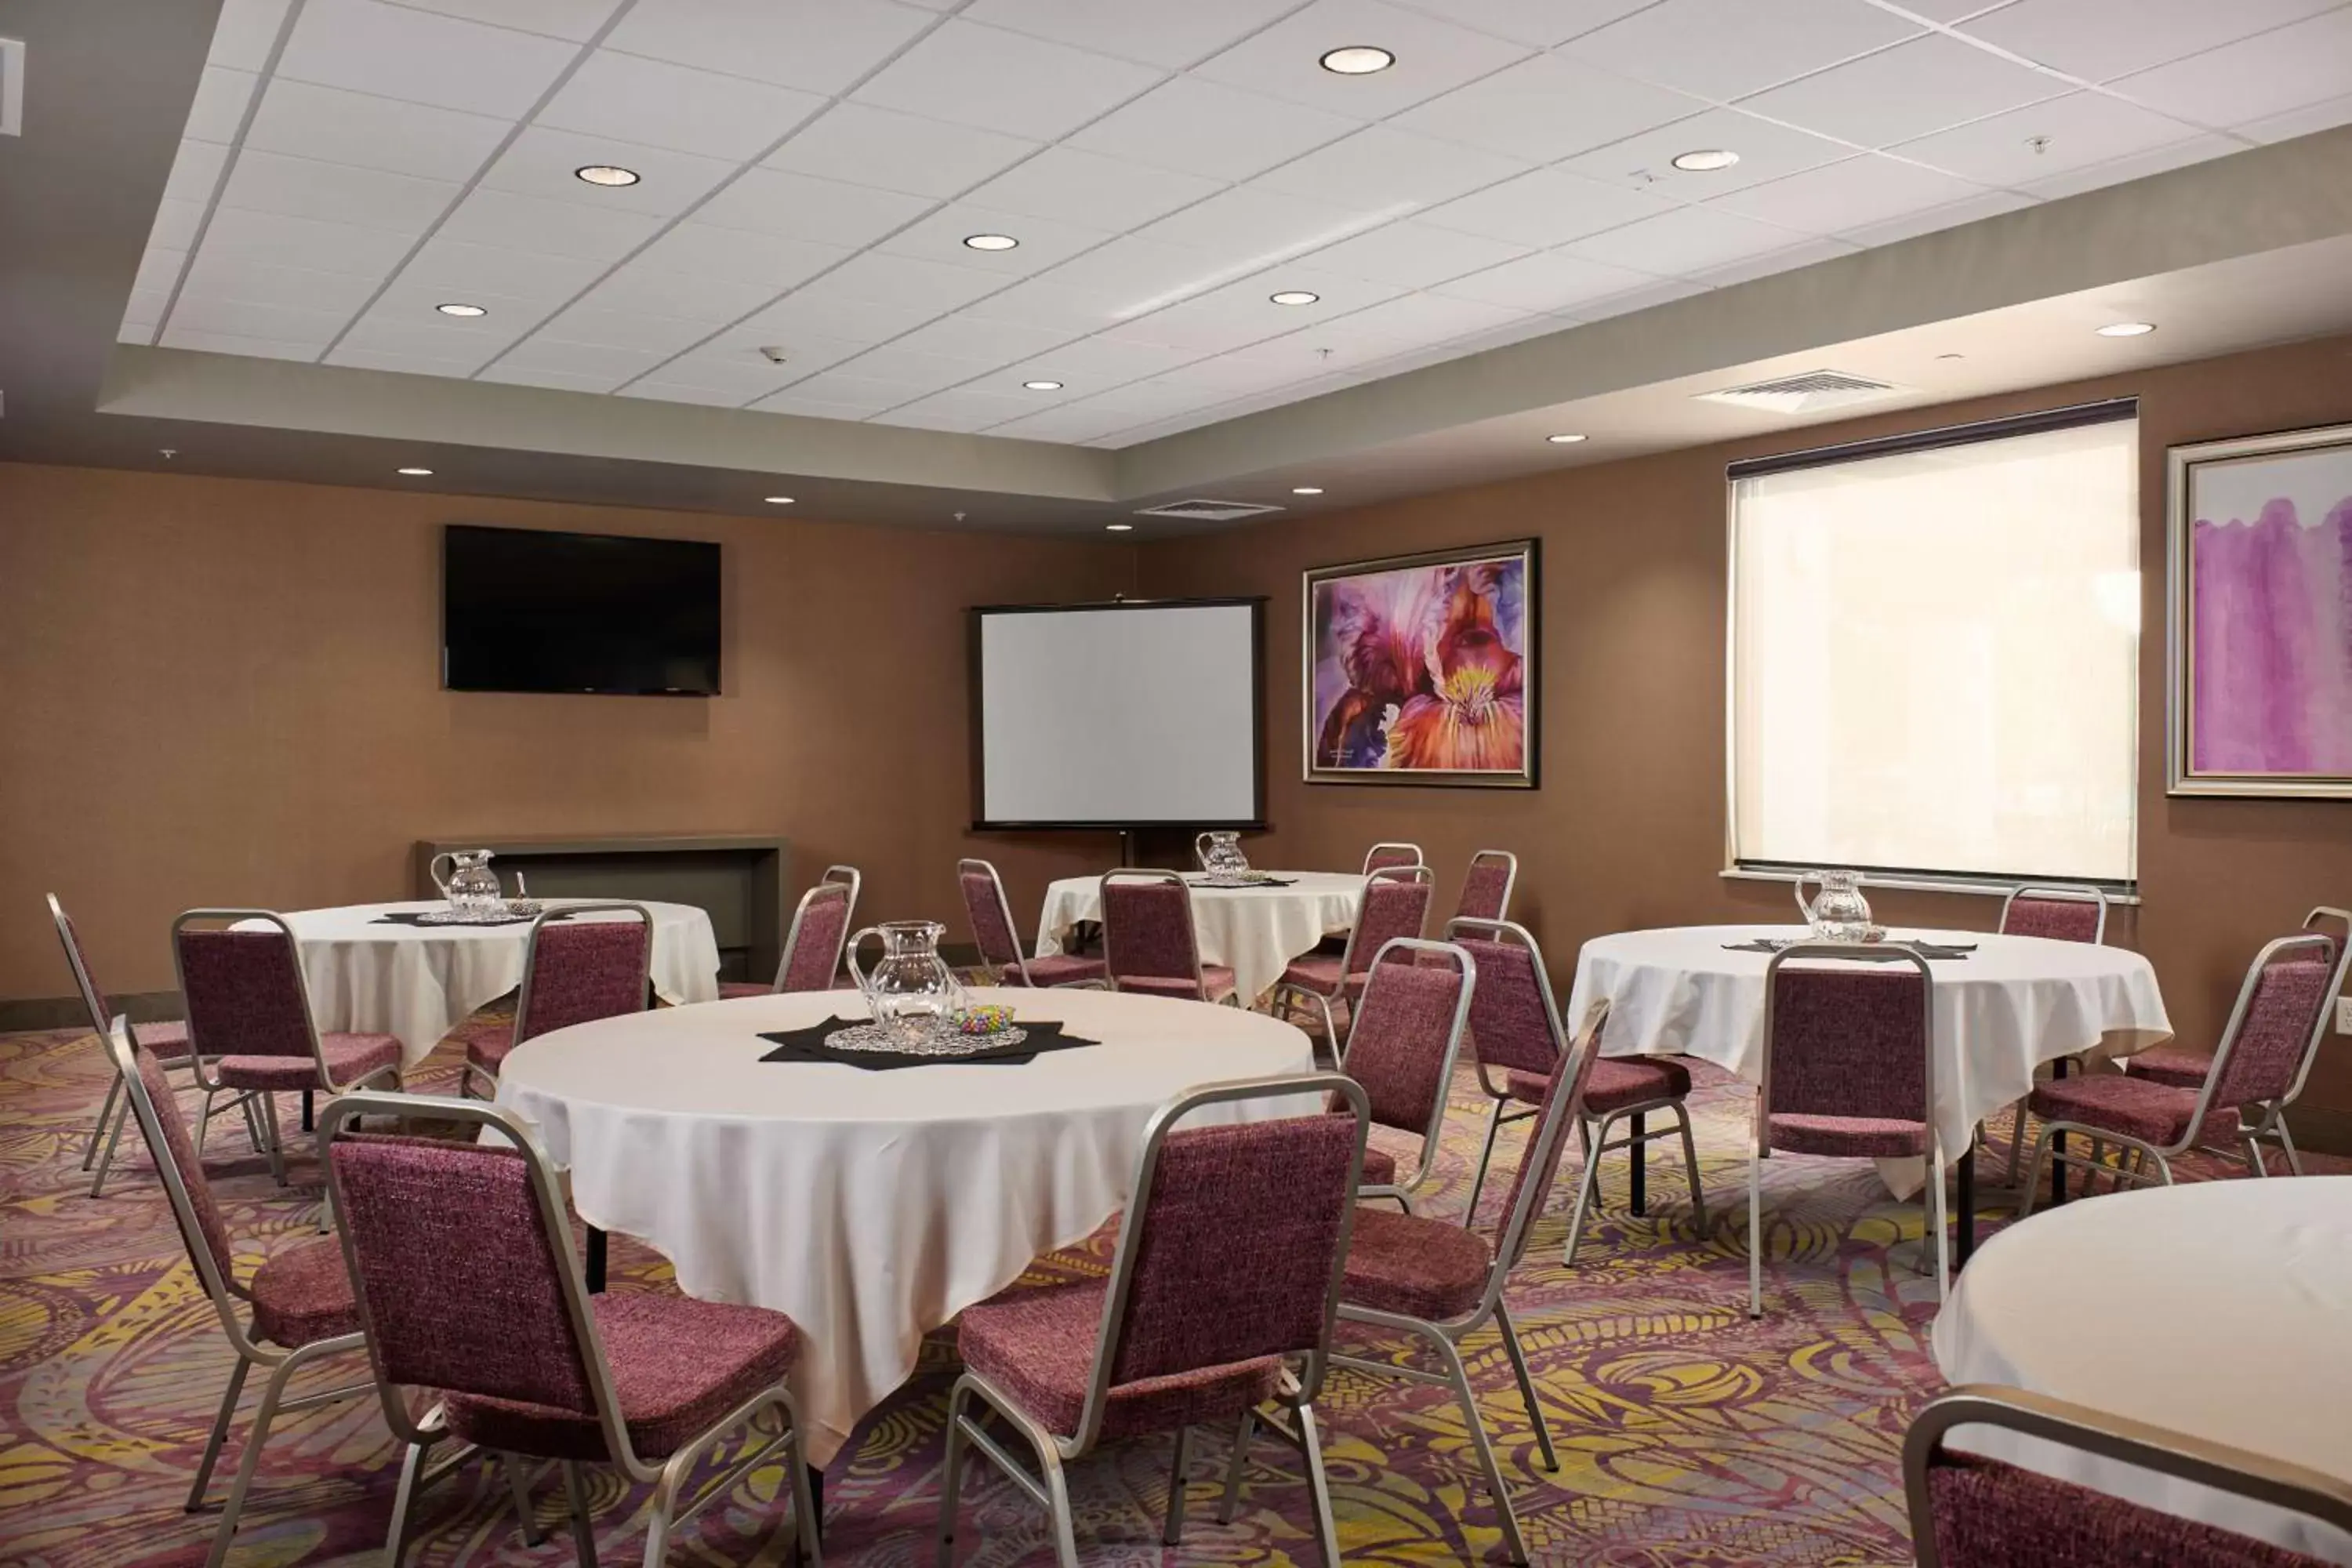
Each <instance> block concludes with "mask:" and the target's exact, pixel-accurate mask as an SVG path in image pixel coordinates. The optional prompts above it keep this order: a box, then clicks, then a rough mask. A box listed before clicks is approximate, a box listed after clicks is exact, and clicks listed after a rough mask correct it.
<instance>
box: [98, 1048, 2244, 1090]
mask: <svg viewBox="0 0 2352 1568" xmlns="http://www.w3.org/2000/svg"><path fill="white" fill-rule="evenodd" d="M142 1038H143V1037H142ZM2124 1070H2125V1071H2126V1072H2127V1073H2129V1074H2131V1076H2132V1077H2134V1078H2144V1079H2147V1080H2148V1081H2149V1082H2151V1083H2163V1084H2170V1085H2171V1086H2172V1087H2173V1088H2175V1089H2197V1088H2200V1087H2201V1086H2202V1085H2203V1084H2204V1082H2205V1079H2206V1075H2207V1074H2209V1073H2210V1072H2211V1071H2212V1070H2213V1054H2212V1053H2211V1052H2210V1051H2197V1050H2191V1049H2189V1047H2186V1046H2158V1047H2156V1048H2155V1049H2153V1050H2147V1051H2142V1052H2140V1054H2139V1055H2137V1056H2136V1057H2132V1058H2128V1059H2126V1061H2125V1063H2124Z"/></svg>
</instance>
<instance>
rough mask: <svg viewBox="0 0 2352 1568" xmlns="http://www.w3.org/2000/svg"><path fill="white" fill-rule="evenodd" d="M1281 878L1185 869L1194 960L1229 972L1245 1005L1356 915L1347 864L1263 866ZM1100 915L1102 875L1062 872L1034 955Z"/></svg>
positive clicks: (1356, 892)
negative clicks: (1207, 881) (1273, 883)
mask: <svg viewBox="0 0 2352 1568" xmlns="http://www.w3.org/2000/svg"><path fill="white" fill-rule="evenodd" d="M1266 875H1268V876H1272V877H1280V878H1282V879H1284V881H1285V882H1286V883H1287V884H1288V885H1287V886H1286V887H1280V888H1212V887H1207V886H1204V885H1203V884H1202V880H1201V879H1200V878H1199V877H1198V876H1195V875H1191V874H1187V875H1186V877H1185V881H1186V882H1188V883H1190V884H1191V885H1192V925H1193V929H1194V930H1195V931H1197V932H1198V933H1199V941H1200V946H1201V962H1202V963H1222V964H1223V965H1224V966H1225V967H1226V968H1228V969H1230V970H1232V971H1233V972H1234V989H1235V990H1236V991H1238V992H1239V993H1240V994H1241V999H1242V1003H1243V1005H1244V1006H1246V1005H1249V1004H1251V1003H1253V1002H1255V1001H1256V1000H1257V999H1258V998H1259V997H1260V996H1263V995H1265V993H1266V991H1267V990H1268V989H1269V988H1270V987H1272V985H1273V984H1274V983H1275V982H1276V981H1277V980H1279V979H1281V978H1282V972H1283V971H1284V970H1286V969H1287V968H1289V967H1290V961H1291V960H1292V959H1294V958H1297V957H1299V956H1301V955H1302V954H1305V953H1308V952H1313V951H1314V950H1315V944H1316V943H1317V942H1321V941H1322V940H1323V939H1324V938H1325V937H1327V936H1329V935H1331V934H1333V933H1334V932H1338V931H1346V930H1347V929H1348V928H1349V926H1351V925H1353V924H1355V923H1356V904H1357V902H1358V900H1360V899H1361V898H1362V897H1363V893H1364V879H1363V878H1362V877H1361V876H1360V875H1358V874H1357V873H1356V872H1353V871H1269V872H1267V873H1266ZM1101 919H1102V880H1101V879H1100V878H1097V877H1065V878H1063V879H1061V880H1059V881H1057V882H1055V883H1054V884H1052V885H1051V886H1050V887H1048V888H1047V889H1045V918H1044V920H1043V921H1041V922H1040V924H1039V926H1038V930H1037V956H1038V957H1040V958H1051V957H1052V956H1053V955H1054V954H1055V953H1057V952H1061V951H1062V949H1063V945H1064V944H1065V943H1066V942H1068V941H1069V937H1070V928H1071V927H1072V926H1075V925H1076V924H1077V923H1078V922H1079V921H1099V920H1101Z"/></svg>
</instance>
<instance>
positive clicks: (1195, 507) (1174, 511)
mask: <svg viewBox="0 0 2352 1568" xmlns="http://www.w3.org/2000/svg"><path fill="white" fill-rule="evenodd" d="M1280 510H1282V509H1281V508H1280V507H1278V506H1261V505H1260V504H1259V503H1257V502H1256V501H1250V500H1199V499H1197V498H1196V499H1194V500H1171V501H1170V502H1169V503H1168V504H1167V505H1166V506H1148V507H1145V508H1144V509H1143V510H1141V511H1139V512H1137V513H1136V514H1135V515H1136V516H1138V517H1181V518H1182V519H1183V520H1184V521H1187V522H1238V521H1240V520H1242V519H1243V518H1245V517H1263V516H1265V514H1266V513H1267V512H1270V511H1280Z"/></svg>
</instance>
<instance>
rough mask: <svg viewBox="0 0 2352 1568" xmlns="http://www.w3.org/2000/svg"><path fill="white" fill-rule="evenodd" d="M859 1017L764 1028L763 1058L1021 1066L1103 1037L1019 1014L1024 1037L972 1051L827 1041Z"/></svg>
mask: <svg viewBox="0 0 2352 1568" xmlns="http://www.w3.org/2000/svg"><path fill="white" fill-rule="evenodd" d="M864 1021H865V1020H863V1019H859V1018H839V1017H835V1018H827V1019H825V1020H824V1022H823V1023H821V1024H811V1025H809V1026H807V1027H806V1028H803V1029H777V1030H774V1031H772V1032H769V1033H765V1034H762V1035H761V1037H760V1038H761V1039H763V1040H768V1041H771V1042H772V1043H773V1044H774V1046H775V1047H776V1048H775V1049H774V1050H772V1051H770V1052H769V1053H768V1054H767V1055H765V1056H763V1057H761V1058H760V1059H761V1061H763V1062H837V1063H839V1064H840V1065H841V1066H843V1067H852V1068H864V1069H865V1070H866V1071H867V1072H887V1071H889V1070H891V1069H892V1068H945V1067H961V1066H962V1065H963V1064H965V1063H967V1062H971V1063H974V1064H978V1065H982V1066H989V1065H1003V1066H1006V1067H1019V1066H1021V1065H1022V1064H1024V1063H1025V1062H1033V1061H1035V1060H1036V1059H1037V1058H1038V1057H1039V1056H1040V1055H1042V1054H1043V1053H1045V1052H1046V1051H1066V1050H1073V1049H1076V1047H1080V1046H1098V1045H1101V1044H1102V1042H1101V1041H1100V1040H1089V1039H1087V1038H1086V1037H1084V1036H1081V1035H1066V1034H1064V1033H1063V1032H1062V1026H1061V1025H1060V1024H1059V1023H1057V1022H1054V1021H1052V1020H1034V1021H1033V1020H1029V1019H1024V1018H1016V1019H1014V1020H1013V1023H1014V1025H1015V1026H1017V1027H1019V1028H1020V1029H1021V1030H1023V1031H1024V1038H1023V1039H1022V1041H1021V1043H1020V1044H1018V1045H1013V1046H995V1047H984V1048H982V1049H981V1050H977V1051H974V1052H972V1053H971V1055H969V1056H959V1057H927V1056H918V1055H916V1054H915V1053H913V1052H911V1051H845V1050H841V1049H839V1048H837V1047H833V1046H828V1045H826V1044H825V1043H824V1041H825V1037H826V1036H828V1035H830V1034H832V1033H833V1032H834V1031H835V1029H845V1028H848V1027H849V1026H851V1025H852V1024H857V1023H863V1022H864Z"/></svg>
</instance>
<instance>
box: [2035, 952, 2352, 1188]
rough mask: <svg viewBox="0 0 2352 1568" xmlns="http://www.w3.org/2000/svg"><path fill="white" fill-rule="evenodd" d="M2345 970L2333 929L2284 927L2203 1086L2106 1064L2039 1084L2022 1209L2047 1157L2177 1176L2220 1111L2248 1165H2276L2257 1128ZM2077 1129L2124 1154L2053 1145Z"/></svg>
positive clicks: (2132, 1175)
mask: <svg viewBox="0 0 2352 1568" xmlns="http://www.w3.org/2000/svg"><path fill="white" fill-rule="evenodd" d="M2341 975H2342V971H2341V970H2340V969H2339V968H2338V966H2337V963H2336V942H2335V941H2334V940H2333V939H2332V938H2330V937H2328V936H2326V935H2325V934H2323V933H2321V932H2318V931H2305V932H2303V933H2301V934H2298V935H2295V936H2283V937H2280V938H2278V939H2277V940H2276V941H2274V942H2270V943H2268V944H2267V945H2265V946H2264V947H2263V950H2262V952H2260V953H2258V954H2256V955H2255V957H2254V963H2253V967H2252V968H2251V969H2249V970H2248V971H2247V972H2246V978H2245V982H2244V984H2242V985H2241V986H2240V987H2239V988H2238V1000H2237V1004H2236V1005H2234V1006H2233V1007H2231V1010H2230V1021H2229V1023H2228V1024H2227V1025H2226V1026H2224V1027H2223V1029H2222V1031H2221V1045H2220V1046H2219V1047H2216V1048H2215V1049H2214V1052H2213V1059H2212V1061H2211V1063H2210V1065H2209V1067H2208V1068H2207V1070H2206V1073H2205V1077H2204V1079H2203V1081H2202V1082H2201V1083H2200V1084H2199V1085H2198V1086H2197V1087H2195V1088H2193V1089H2192V1088H2189V1087H2186V1086H2184V1085H2179V1084H2169V1083H2159V1082H2158V1081H2156V1080H2155V1079H2150V1078H2147V1077H2143V1076H2140V1075H2137V1074H2133V1073H2125V1072H2102V1073H2087V1074H2084V1075H2083V1076H2081V1077H2079V1078H2063V1079H2055V1080H2053V1081H2052V1082H2049V1083H2045V1084H2042V1085H2041V1086H2040V1087H2039V1088H2037V1089H2034V1091H2033V1098H2032V1101H2031V1102H2030V1103H2031V1104H2032V1107H2033V1113H2034V1114H2035V1115H2036V1116H2039V1117H2040V1118H2042V1132H2041V1135H2040V1136H2039V1137H2037V1138H2036V1139H2035V1140H2034V1141H2033V1162H2032V1165H2031V1166H2030V1167H2029V1168H2028V1170H2027V1172H2026V1184H2025V1201H2024V1204H2023V1205H2022V1206H2021V1209H2020V1210H2019V1213H2020V1215H2021V1216H2022V1215H2030V1214H2032V1212H2033V1204H2034V1197H2035V1189H2036V1188H2038V1187H2039V1186H2040V1185H2041V1182H2042V1163H2043V1162H2044V1161H2045V1160H2055V1161H2057V1162H2058V1163H2061V1164H2066V1165H2074V1166H2077V1167H2079V1168H2081V1169H2083V1170H2084V1171H2089V1172H2095V1173H2097V1174H2100V1175H2104V1176H2108V1177H2111V1178H2113V1180H2114V1182H2115V1184H2116V1187H2117V1188H2118V1189H2120V1188H2121V1187H2122V1185H2123V1184H2125V1183H2126V1182H2129V1183H2132V1184H2136V1185H2146V1184H2160V1185H2163V1186H2170V1185H2171V1184H2172V1164H2171V1160H2172V1157H2173V1156H2174V1155H2177V1154H2182V1153H2186V1152H2188V1151H2189V1150H2190V1149H2191V1148H2194V1147H2195V1146H2196V1145H2197V1144H2198V1143H2199V1142H2200V1141H2202V1139H2203V1138H2204V1137H2205V1135H2206V1124H2207V1122H2208V1121H2209V1120H2210V1119H2213V1118H2216V1117H2227V1118H2228V1119H2229V1120H2228V1122H2227V1124H2226V1125H2227V1127H2228V1128H2229V1131H2230V1135H2231V1136H2232V1137H2234V1138H2235V1139H2236V1141H2237V1142H2239V1143H2240V1145H2241V1146H2242V1147H2243V1148H2244V1150H2245V1152H2246V1168H2247V1171H2248V1173H2250V1174H2252V1175H2256V1176H2266V1175H2268V1174H2270V1170H2269V1167H2268V1166H2267V1165H2265V1164H2264V1163H2263V1149H2262V1144H2261V1143H2260V1142H2258V1141H2257V1139H2256V1137H2255V1134H2256V1132H2257V1131H2258V1130H2260V1129H2262V1128H2264V1127H2267V1126H2269V1125H2271V1123H2272V1121H2273V1118H2274V1117H2275V1114H2276V1111H2277V1108H2278V1107H2279V1105H2280V1103H2281V1102H2282V1101H2284V1100H2286V1099H2287V1098H2288V1096H2289V1093H2290V1091H2291V1090H2293V1089H2294V1088H2296V1087H2297V1086H2298V1085H2299V1084H2300V1082H2301V1080H2302V1074H2303V1071H2304V1068H2305V1059H2306V1058H2307V1056H2308V1054H2309V1052H2310V1050H2311V1046H2312V1040H2313V1038H2314V1037H2315V1030H2317V1029H2318V1027H2319V1026H2320V1018H2321V1015H2322V1014H2323V1013H2324V1011H2325V1010H2326V1006H2327V1005H2328V1002H2329V1000H2330V998H2331V996H2332V995H2333V993H2332V991H2331V990H2330V987H2331V986H2332V985H2334V984H2336V983H2337V982H2338V981H2339V980H2340V979H2341ZM2250 1111H2251V1112H2254V1113H2256V1114H2257V1116H2258V1120H2257V1121H2254V1122H2252V1123H2249V1122H2248V1121H2246V1116H2247V1113H2248V1112H2250ZM2070 1132H2082V1133H2086V1134H2088V1135H2089V1136H2090V1137H2091V1138H2092V1139H2094V1140H2095V1141H2096V1142H2102V1143H2114V1144H2116V1145H2117V1146H2118V1151H2119V1154H2120V1155H2121V1156H2123V1157H2121V1158H2119V1159H2118V1160H2117V1161H2116V1163H2114V1164H2112V1165H2110V1164H2107V1163H2105V1162H2104V1161H2102V1160H2099V1159H2097V1158H2095V1155H2096V1153H2097V1151H2096V1150H2094V1154H2093V1155H2092V1156H2085V1155H2081V1154H2073V1153H2066V1152H2060V1149H2059V1148H2057V1147H2053V1145H2055V1144H2056V1142H2057V1140H2059V1139H2063V1138H2064V1137H2065V1136H2066V1135H2067V1134H2068V1133H2070ZM2151 1160H2153V1161H2154V1162H2155V1165H2156V1169H2155V1173H2154V1174H2152V1175H2151V1174H2150V1173H2149V1171H2148V1162H2149V1161H2151Z"/></svg>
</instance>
